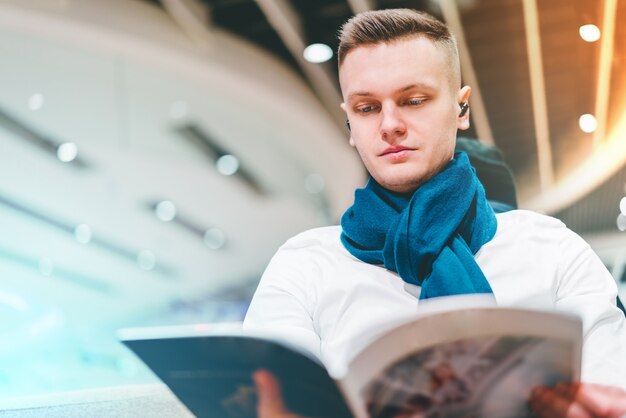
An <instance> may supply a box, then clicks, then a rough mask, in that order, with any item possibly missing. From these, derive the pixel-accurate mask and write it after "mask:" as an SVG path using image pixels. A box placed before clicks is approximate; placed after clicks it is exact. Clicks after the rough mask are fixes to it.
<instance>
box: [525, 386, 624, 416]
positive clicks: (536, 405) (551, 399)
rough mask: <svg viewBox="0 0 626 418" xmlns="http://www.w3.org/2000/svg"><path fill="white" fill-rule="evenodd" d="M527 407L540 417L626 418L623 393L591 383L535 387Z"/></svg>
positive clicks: (614, 388) (618, 389)
mask: <svg viewBox="0 0 626 418" xmlns="http://www.w3.org/2000/svg"><path fill="white" fill-rule="evenodd" d="M530 404H531V407H532V408H533V410H534V411H535V413H536V414H537V415H538V416H539V417H541V418H623V417H626V391H625V390H623V389H620V388H618V387H614V386H605V385H598V384H592V383H571V384H559V385H557V386H555V387H554V388H546V387H539V388H536V389H535V390H534V391H533V393H532V396H531V399H530Z"/></svg>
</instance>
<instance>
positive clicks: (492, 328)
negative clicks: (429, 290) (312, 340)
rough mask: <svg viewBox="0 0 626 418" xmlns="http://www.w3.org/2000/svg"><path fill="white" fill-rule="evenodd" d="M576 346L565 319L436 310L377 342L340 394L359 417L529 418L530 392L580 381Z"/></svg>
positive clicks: (576, 334)
mask: <svg viewBox="0 0 626 418" xmlns="http://www.w3.org/2000/svg"><path fill="white" fill-rule="evenodd" d="M581 345H582V324H581V322H580V320H579V319H578V318H575V317H573V316H569V315H564V314H558V313H554V312H542V311H531V310H524V309H515V308H498V307H475V308H467V309H457V310H454V311H449V312H437V309H435V310H434V313H430V314H429V315H425V316H424V315H420V316H419V317H418V318H417V319H413V320H411V321H409V322H405V323H403V324H401V325H399V326H397V327H395V328H394V329H392V330H391V331H389V332H387V333H386V334H384V335H382V336H381V337H380V338H378V339H376V341H374V342H373V343H372V344H370V345H369V346H368V347H367V348H366V349H365V350H363V351H362V352H361V353H360V354H358V355H357V356H356V357H355V358H354V359H353V360H352V362H351V363H350V365H349V367H348V370H349V371H348V374H347V375H346V376H345V378H343V379H342V381H341V386H342V390H343V392H344V394H345V396H346V397H347V398H348V399H349V400H350V403H351V404H352V405H357V407H356V408H355V409H354V412H355V415H356V416H357V417H370V416H371V417H372V418H377V417H378V418H382V417H385V418H391V417H394V418H401V417H437V418H445V417H481V418H490V417H493V418H508V417H510V418H519V417H530V416H532V414H531V412H530V410H529V408H528V405H527V399H528V397H529V395H530V391H531V390H532V388H533V387H535V386H537V385H553V384H556V383H558V382H562V381H571V380H577V379H578V378H579V377H580V361H581Z"/></svg>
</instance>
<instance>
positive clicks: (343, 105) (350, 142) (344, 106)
mask: <svg viewBox="0 0 626 418" xmlns="http://www.w3.org/2000/svg"><path fill="white" fill-rule="evenodd" d="M339 107H341V110H343V111H344V113H345V114H346V128H347V129H348V132H350V120H349V119H347V117H348V111H347V110H346V104H345V103H341V104H340V105H339ZM348 143H349V144H350V146H351V147H354V139H352V132H350V140H349V141H348Z"/></svg>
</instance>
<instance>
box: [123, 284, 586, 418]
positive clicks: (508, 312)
mask: <svg viewBox="0 0 626 418" xmlns="http://www.w3.org/2000/svg"><path fill="white" fill-rule="evenodd" d="M452 298H454V300H452V301H451V298H441V300H436V301H434V302H428V303H424V302H423V301H421V302H420V306H421V305H424V306H425V308H424V309H419V310H418V313H417V314H416V315H415V316H414V317H412V318H406V319H403V320H401V321H398V322H397V323H395V324H393V325H392V326H391V325H390V328H389V330H387V331H386V332H383V333H382V334H380V335H379V336H378V337H377V338H376V339H375V340H374V341H372V342H371V343H369V344H368V345H367V346H365V348H363V349H362V350H361V351H360V352H359V353H358V354H357V355H356V356H355V357H354V358H353V359H352V360H351V362H350V364H349V365H348V367H347V369H346V372H345V374H344V375H342V376H333V377H331V376H330V375H329V373H328V372H327V371H326V369H325V368H324V366H323V364H322V363H321V362H320V361H319V360H318V359H317V358H315V357H314V356H312V355H311V354H308V353H307V352H306V351H305V350H303V349H300V348H298V346H297V342H293V341H286V340H285V339H275V338H270V337H268V336H267V335H264V334H259V333H250V332H245V331H243V330H241V328H240V327H237V329H232V328H224V326H222V325H210V324H205V325H190V326H176V327H159V328H135V329H125V330H121V331H120V333H119V335H120V339H121V340H122V341H123V342H124V344H126V345H127V346H128V347H129V348H130V349H131V350H133V351H134V352H135V353H136V354H137V355H138V356H139V357H140V358H141V359H142V360H143V361H144V362H145V363H146V364H147V365H148V366H149V367H150V368H151V369H152V370H153V371H154V373H155V374H156V375H157V376H158V377H159V378H160V379H161V380H162V381H163V382H164V383H165V384H167V385H168V386H169V387H170V389H171V390H172V392H174V394H175V395H176V396H177V397H178V398H179V399H180V400H181V401H182V402H183V403H184V404H185V405H186V406H187V407H188V408H189V410H190V411H191V412H193V413H194V414H195V415H196V416H198V417H199V418H205V417H206V418H209V417H219V418H230V417H232V418H243V417H255V416H256V401H257V396H256V389H255V386H254V383H253V381H252V378H251V376H252V373H254V371H256V370H259V369H265V370H268V371H269V372H271V373H272V374H273V375H274V376H275V377H276V378H277V379H278V381H279V382H280V385H281V389H282V394H283V397H284V402H285V405H286V406H287V408H288V409H289V410H290V411H291V412H293V413H295V414H298V415H302V416H304V417H333V418H335V417H350V416H355V417H359V418H360V417H374V418H383V417H384V418H404V417H407V418H408V417H429V418H430V417H432V418H434V417H437V418H444V417H468V418H469V417H481V418H490V417H494V418H507V417H510V418H518V417H531V416H532V413H531V412H530V410H529V408H528V405H527V399H528V397H529V395H530V391H531V390H532V388H533V387H535V386H537V385H554V384H556V383H558V382H564V381H572V380H578V379H579V377H580V361H581V344H582V325H581V322H580V320H579V319H577V318H575V317H573V316H569V315H565V314H562V313H556V312H547V311H537V310H527V309H518V308H501V307H497V306H493V305H484V306H481V304H478V306H477V304H476V303H475V300H474V301H473V302H472V303H470V304H469V305H468V306H467V307H464V302H463V301H464V299H463V298H464V297H463V296H461V297H456V296H455V297H452ZM450 306H454V309H453V310H449V309H448V308H449V307H450Z"/></svg>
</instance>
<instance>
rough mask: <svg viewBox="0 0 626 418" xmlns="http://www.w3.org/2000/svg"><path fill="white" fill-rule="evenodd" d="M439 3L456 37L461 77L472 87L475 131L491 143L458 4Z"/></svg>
mask: <svg viewBox="0 0 626 418" xmlns="http://www.w3.org/2000/svg"><path fill="white" fill-rule="evenodd" d="M439 5H440V7H441V12H442V14H443V18H444V20H445V21H446V23H447V24H448V26H449V27H450V29H451V30H452V32H453V33H454V36H455V37H456V41H457V44H458V48H459V58H460V60H461V70H462V73H463V78H464V79H465V81H466V82H467V84H468V85H470V86H471V87H472V96H471V97H472V99H471V103H472V112H471V115H472V119H473V121H474V124H475V125H476V133H477V134H478V137H479V139H480V140H481V141H483V142H485V143H487V144H491V145H493V144H494V139H493V133H492V132H491V126H490V125H489V118H488V117H487V109H486V107H485V102H484V101H483V96H482V94H481V91H480V86H479V85H478V77H477V76H476V71H475V69H474V64H473V63H472V57H471V55H470V52H469V47H468V46H467V40H466V39H465V31H464V30H463V24H462V23H461V18H460V16H459V9H458V6H457V4H456V2H455V1H454V0H440V2H439Z"/></svg>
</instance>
